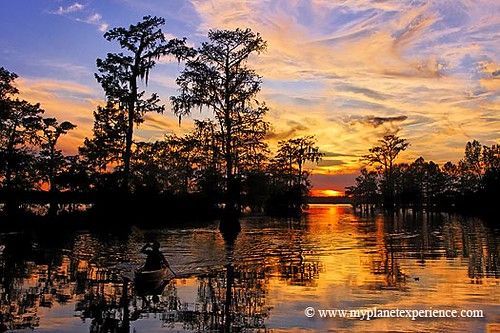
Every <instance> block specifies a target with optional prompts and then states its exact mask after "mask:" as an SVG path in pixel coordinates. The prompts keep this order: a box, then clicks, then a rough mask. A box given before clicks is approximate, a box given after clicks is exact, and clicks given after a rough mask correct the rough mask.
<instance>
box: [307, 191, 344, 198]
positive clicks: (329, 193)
mask: <svg viewBox="0 0 500 333" xmlns="http://www.w3.org/2000/svg"><path fill="white" fill-rule="evenodd" d="M343 195H344V193H343V192H341V191H337V190H322V189H313V190H311V196H313V197H341V196H343Z"/></svg>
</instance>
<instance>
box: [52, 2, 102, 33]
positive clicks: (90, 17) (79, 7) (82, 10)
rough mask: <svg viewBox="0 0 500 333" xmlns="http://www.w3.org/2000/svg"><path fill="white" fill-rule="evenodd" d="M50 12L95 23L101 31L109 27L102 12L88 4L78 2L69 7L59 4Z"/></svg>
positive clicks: (79, 20)
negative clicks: (92, 8) (94, 9)
mask: <svg viewBox="0 0 500 333" xmlns="http://www.w3.org/2000/svg"><path fill="white" fill-rule="evenodd" d="M49 13H50V14H54V15H62V16H65V17H68V18H70V19H71V20H74V21H77V22H82V23H86V24H91V25H94V26H96V27H97V29H98V30H99V31H101V32H105V31H106V30H108V27H109V24H108V23H107V22H106V21H104V20H103V18H102V15H101V14H100V13H97V12H95V11H92V10H91V9H90V8H88V6H86V5H83V4H81V3H78V2H75V3H74V4H72V5H69V6H67V7H63V6H59V7H58V8H57V9H55V10H50V11H49Z"/></svg>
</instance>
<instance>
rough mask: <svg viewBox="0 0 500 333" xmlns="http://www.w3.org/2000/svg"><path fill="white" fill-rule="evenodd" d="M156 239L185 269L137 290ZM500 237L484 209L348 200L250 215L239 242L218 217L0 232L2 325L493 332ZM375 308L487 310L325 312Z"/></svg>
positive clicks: (499, 316)
mask: <svg viewBox="0 0 500 333" xmlns="http://www.w3.org/2000/svg"><path fill="white" fill-rule="evenodd" d="M70 222H71V221H68V223H70ZM152 240H158V241H159V242H160V244H161V251H162V252H163V253H164V254H165V256H166V258H167V259H168V261H169V262H170V264H171V266H172V268H173V270H174V271H175V272H176V273H177V274H178V277H177V278H175V279H172V280H170V281H166V282H165V284H164V285H162V286H160V288H157V290H156V291H152V292H148V291H146V292H141V293H139V292H138V290H137V288H136V286H135V285H134V273H133V272H134V269H135V268H137V267H139V266H140V265H141V264H142V263H143V262H144V255H143V254H141V253H140V249H141V247H142V246H143V245H144V243H145V242H146V241H152ZM499 241H500V236H499V232H498V230H497V231H495V230H493V229H492V228H491V227H487V226H486V225H485V224H484V223H483V222H482V221H481V220H479V219H466V218H461V217H449V216H447V215H434V216H426V215H424V216H421V215H418V216H412V215H411V214H409V215H408V216H399V217H397V216H396V217H393V218H390V217H384V216H382V215H378V216H372V217H360V216H357V215H355V214H354V213H353V212H352V209H351V208H350V207H349V206H341V205H312V206H311V207H310V209H309V211H308V214H307V215H306V216H304V217H303V218H302V219H301V220H300V221H298V220H283V219H271V218H247V219H243V220H242V231H241V233H240V234H239V236H238V238H237V239H236V241H235V242H234V244H227V243H225V242H224V240H223V238H222V237H221V235H220V233H219V232H218V229H217V224H216V223H213V224H207V225H205V226H203V227H194V228H184V229H183V228H178V229H159V230H141V229H139V228H131V229H128V230H122V231H120V233H109V232H103V231H100V232H95V231H94V232H90V231H79V232H57V230H46V231H45V232H42V233H40V232H37V233H34V232H26V233H9V234H0V246H1V245H3V246H1V248H3V250H2V253H1V254H0V277H1V280H0V302H1V303H0V304H1V308H0V322H1V323H2V324H1V325H2V327H1V328H0V331H3V330H9V329H16V330H25V331H31V329H33V328H34V329H35V330H36V331H40V332H108V331H109V332H137V333H141V332H169V331H172V332H207V331H213V332H218V331H224V329H229V328H230V329H231V331H233V332H327V331H331V332H338V331H346V332H348V331H359V332H366V331H391V332H394V331H415V332H423V331H427V332H455V331H457V332H459V331H463V332H499V331H500V324H499V323H500V288H499V282H500V279H499V276H500V266H499V263H500V262H499V261H500V260H499V258H500V247H499ZM127 279H129V280H130V282H124V281H127ZM228 286H229V287H230V288H227V287H228ZM307 307H312V308H314V309H315V316H314V317H312V318H308V317H306V316H305V314H304V310H305V309H306V308H307ZM374 307H376V308H377V309H384V310H392V309H412V310H413V309H417V310H419V309H424V310H425V309H429V308H432V309H442V310H457V311H458V313H460V311H461V310H464V309H465V310H482V312H483V317H482V318H416V319H415V320H411V319H410V318H376V319H371V320H369V321H367V320H360V319H359V318H338V317H336V318H319V311H318V310H321V309H345V310H348V311H349V310H357V309H359V310H365V309H366V310H367V309H373V308H374ZM495 323H496V324H495Z"/></svg>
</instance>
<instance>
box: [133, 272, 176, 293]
mask: <svg viewBox="0 0 500 333" xmlns="http://www.w3.org/2000/svg"><path fill="white" fill-rule="evenodd" d="M173 277H174V275H173V274H172V272H171V271H170V270H169V269H168V268H166V267H165V268H162V269H159V270H155V271H143V270H138V271H136V272H135V287H136V289H137V291H138V292H139V293H140V294H161V291H162V290H163V288H164V287H165V286H166V285H167V284H168V282H169V281H170V280H171V279H172V278H173Z"/></svg>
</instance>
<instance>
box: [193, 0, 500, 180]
mask: <svg viewBox="0 0 500 333" xmlns="http://www.w3.org/2000/svg"><path fill="white" fill-rule="evenodd" d="M191 3H192V4H193V6H194V8H195V9H196V11H197V13H198V16H199V17H200V18H202V22H201V23H200V24H199V26H198V32H200V33H203V34H204V33H206V31H207V30H208V29H210V28H229V29H232V28H236V27H250V28H252V29H254V30H255V31H259V32H260V33H261V34H262V36H263V37H264V39H266V40H267V41H268V45H269V48H268V51H267V52H266V53H265V54H263V55H261V56H260V57H258V58H255V59H252V64H253V66H255V67H256V68H257V71H258V72H259V73H262V74H263V76H264V86H263V92H262V98H263V99H265V100H266V102H267V104H268V105H269V106H270V107H271V112H270V114H269V117H270V120H271V121H272V122H273V123H274V124H275V129H274V131H273V133H272V135H271V138H272V139H274V140H277V139H280V138H283V137H287V136H294V135H303V134H309V133H310V134H315V135H316V136H317V137H318V143H319V145H320V146H321V147H322V149H324V150H326V151H345V150H346V149H347V150H348V152H346V153H348V154H349V155H351V156H342V157H339V158H336V159H335V161H329V162H325V163H324V164H323V165H322V166H320V167H317V168H316V172H319V173H325V174H331V173H345V172H353V170H355V169H356V168H358V167H359V163H360V162H359V158H358V157H355V156H359V155H362V154H364V153H365V152H366V151H367V149H368V148H369V147H370V146H371V145H372V144H375V143H376V142H377V140H378V139H379V138H380V136H382V135H384V134H385V133H386V132H394V131H399V133H400V134H401V135H402V136H405V137H407V138H409V139H410V141H412V142H413V144H412V146H411V149H410V150H408V151H407V152H405V154H404V155H403V156H402V158H403V159H411V158H414V157H418V156H419V155H424V156H425V157H426V158H432V159H435V160H437V161H438V162H444V161H446V160H448V159H452V160H456V159H458V158H460V155H461V154H462V152H463V145H464V144H465V142H466V141H467V140H470V139H472V138H478V139H480V140H481V141H482V142H483V143H485V144H492V143H494V142H498V141H500V134H499V133H500V109H499V108H500V107H499V103H498V102H499V97H498V96H499V95H500V94H499V82H500V80H499V78H498V77H499V76H498V74H495V73H498V72H497V71H498V69H499V67H498V63H500V60H499V59H498V55H499V54H500V49H499V47H498V43H496V42H495V40H497V39H498V38H499V37H500V35H499V33H500V32H499V31H500V30H499V29H500V19H499V18H498V15H495V14H494V13H497V12H498V11H499V10H500V3H499V2H498V1H492V0H478V1H471V0H439V1H438V0H428V1H427V0H426V1H423V0H422V1H420V0H415V1H396V0H388V1H379V0H345V1H328V0H309V1H285V0H277V1H273V2H272V3H270V2H263V1H256V0H246V1H239V2H238V3H235V2H234V1H230V0H214V1H204V0H191ZM292 83H293V85H292ZM306 119H307V120H306ZM312 122H314V123H315V124H314V125H313V126H310V125H308V124H309V123H312ZM297 124H301V125H302V126H303V127H300V128H299V127H298V126H297ZM440 146H441V147H442V149H439V147H440ZM428 147H436V149H433V150H432V151H429V149H428Z"/></svg>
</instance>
